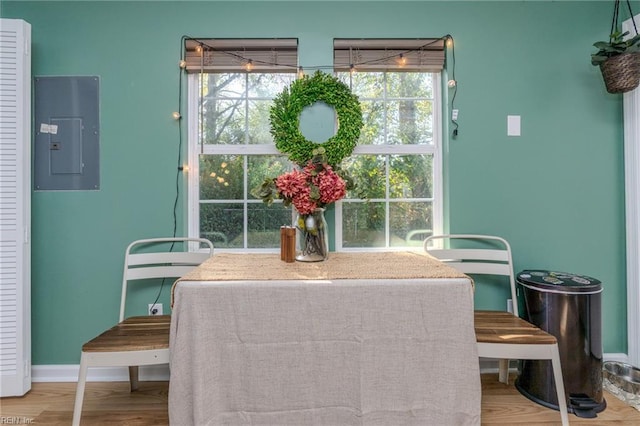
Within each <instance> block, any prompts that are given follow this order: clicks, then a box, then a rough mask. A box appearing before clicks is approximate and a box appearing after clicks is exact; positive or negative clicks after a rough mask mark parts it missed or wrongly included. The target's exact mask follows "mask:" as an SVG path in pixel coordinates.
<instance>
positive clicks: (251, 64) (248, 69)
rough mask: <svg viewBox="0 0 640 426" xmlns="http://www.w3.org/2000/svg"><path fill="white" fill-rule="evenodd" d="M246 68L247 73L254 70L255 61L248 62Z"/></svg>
mask: <svg viewBox="0 0 640 426" xmlns="http://www.w3.org/2000/svg"><path fill="white" fill-rule="evenodd" d="M245 68H246V69H247V71H251V70H253V59H249V62H247V65H246V66H245Z"/></svg>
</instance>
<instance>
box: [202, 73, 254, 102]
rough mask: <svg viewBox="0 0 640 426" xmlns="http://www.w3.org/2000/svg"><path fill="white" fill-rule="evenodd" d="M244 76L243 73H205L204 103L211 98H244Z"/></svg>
mask: <svg viewBox="0 0 640 426" xmlns="http://www.w3.org/2000/svg"><path fill="white" fill-rule="evenodd" d="M245 76H246V74H243V73H230V74H205V77H204V79H205V104H206V103H207V102H208V101H209V100H211V99H219V98H233V99H238V98H244V97H245V93H246V84H245V83H246V78H245ZM207 89H208V90H207Z"/></svg>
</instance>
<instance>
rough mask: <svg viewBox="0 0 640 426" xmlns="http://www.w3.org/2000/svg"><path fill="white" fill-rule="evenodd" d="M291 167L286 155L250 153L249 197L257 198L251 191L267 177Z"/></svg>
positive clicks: (275, 175) (279, 173)
mask: <svg viewBox="0 0 640 426" xmlns="http://www.w3.org/2000/svg"><path fill="white" fill-rule="evenodd" d="M291 167H292V166H291V162H290V161H289V160H288V159H287V157H285V156H276V155H250V156H249V157H248V168H247V174H248V176H247V177H248V186H249V187H248V192H249V198H251V199H255V198H256V197H254V196H253V195H251V192H252V191H253V190H254V189H256V188H259V187H260V186H261V185H262V182H264V180H265V179H266V178H275V177H278V176H280V175H281V174H282V173H284V172H287V171H289V170H291ZM281 225H282V224H281Z"/></svg>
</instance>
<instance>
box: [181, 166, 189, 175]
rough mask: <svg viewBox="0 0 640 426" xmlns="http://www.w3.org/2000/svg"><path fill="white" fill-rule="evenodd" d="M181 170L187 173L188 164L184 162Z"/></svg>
mask: <svg viewBox="0 0 640 426" xmlns="http://www.w3.org/2000/svg"><path fill="white" fill-rule="evenodd" d="M182 171H183V172H184V173H187V172H188V171H189V166H188V165H186V164H185V165H183V166H182Z"/></svg>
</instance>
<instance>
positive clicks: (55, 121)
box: [33, 76, 100, 191]
mask: <svg viewBox="0 0 640 426" xmlns="http://www.w3.org/2000/svg"><path fill="white" fill-rule="evenodd" d="M99 100H100V79H99V78H98V77H96V76H87V77H85V76H82V77H35V80H34V125H35V129H34V142H33V144H34V147H33V156H34V158H33V170H34V172H33V174H34V176H33V180H34V189H35V190H36V191H47V190H50V191H51V190H98V189H100V109H99Z"/></svg>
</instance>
